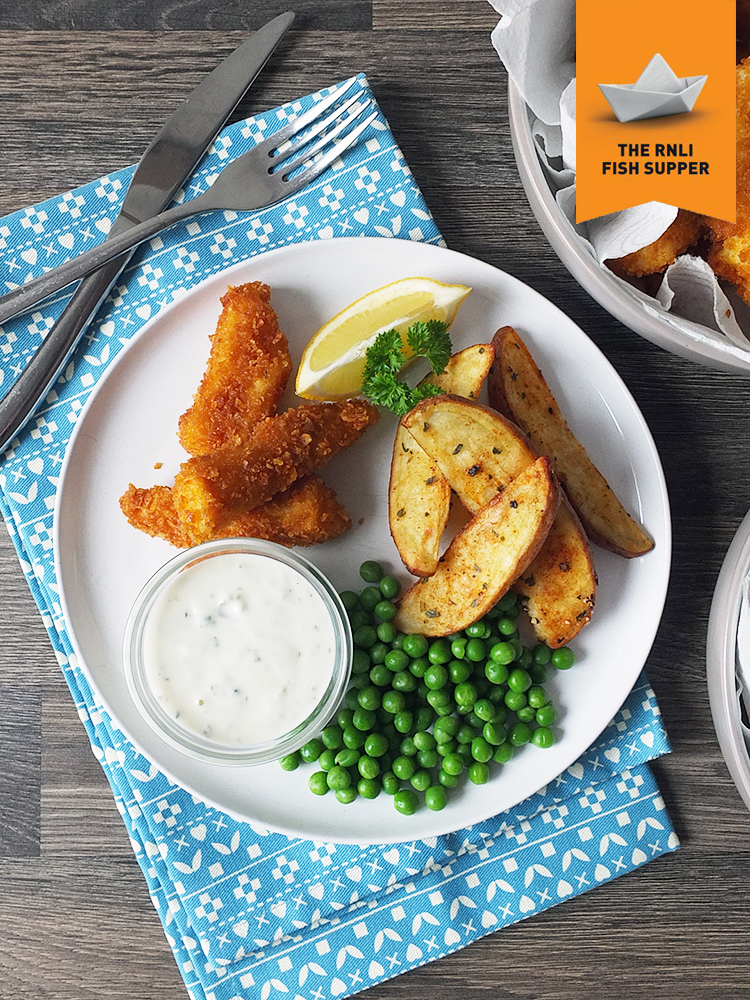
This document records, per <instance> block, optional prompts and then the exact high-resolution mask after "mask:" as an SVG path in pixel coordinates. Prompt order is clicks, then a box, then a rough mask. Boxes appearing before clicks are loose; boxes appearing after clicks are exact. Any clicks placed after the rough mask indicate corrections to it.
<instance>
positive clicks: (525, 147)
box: [508, 81, 750, 374]
mask: <svg viewBox="0 0 750 1000" xmlns="http://www.w3.org/2000/svg"><path fill="white" fill-rule="evenodd" d="M508 107H509V114H510V132H511V138H512V141H513V151H514V153H515V156H516V162H517V164H518V171H519V174H520V176H521V181H522V183H523V186H524V190H525V191H526V197H527V198H528V199H529V204H530V205H531V209H532V211H533V212H534V215H535V216H536V218H537V221H538V222H539V225H540V226H541V227H542V230H543V231H544V235H545V236H546V237H547V239H548V240H549V242H550V245H551V246H552V249H553V250H554V251H555V253H556V254H557V255H558V257H559V258H560V260H561V261H562V262H563V264H565V266H566V267H567V269H568V270H569V271H570V273H571V274H572V275H573V277H574V278H575V279H576V281H577V282H578V283H579V284H580V285H581V287H582V288H584V289H585V290H586V291H587V292H588V293H589V295H590V296H591V297H592V298H593V299H595V300H596V301H597V302H598V303H599V305H601V306H603V308H604V309H606V310H607V312H609V313H611V315H612V316H614V317H615V319H618V320H620V322H621V323H624V324H625V326H627V327H629V328H630V329H631V330H633V331H634V332H635V333H638V334H640V336H642V337H645V339H646V340H649V341H651V343H652V344H656V345H657V346H658V347H662V348H664V350H667V351H671V352H672V353H673V354H678V355H680V357H683V358H688V359H689V360H690V361H695V362H697V363H698V364H700V365H706V366H708V367H709V368H717V369H720V370H722V371H733V372H742V373H744V374H750V343H749V344H748V350H743V349H742V348H741V347H738V346H736V345H734V344H732V343H730V342H729V341H728V340H727V341H724V340H722V339H720V335H718V334H713V333H712V331H710V330H707V329H706V328H705V327H703V326H700V325H699V324H698V323H687V324H686V325H687V327H688V329H687V330H685V331H681V330H677V329H675V327H674V326H672V325H671V324H670V323H668V322H667V321H666V320H664V319H662V318H661V317H659V316H658V315H656V314H654V313H651V312H647V311H646V310H645V309H644V308H643V307H642V305H641V304H640V303H639V301H638V299H637V297H636V295H635V294H633V293H630V292H629V291H628V289H627V288H626V287H625V286H624V283H623V282H622V281H621V280H620V279H618V278H617V277H616V276H615V275H614V274H612V273H611V272H609V271H608V270H607V269H606V268H603V267H601V266H600V265H599V264H597V262H596V261H595V260H594V258H593V257H592V256H591V254H590V253H589V252H588V250H587V249H586V247H585V246H584V244H583V242H582V241H581V239H580V238H579V236H578V234H577V233H576V231H575V229H574V228H573V226H572V224H571V223H570V221H569V220H568V219H567V218H566V216H565V215H564V213H563V212H562V211H561V210H560V208H559V206H558V204H557V202H556V201H555V197H554V194H553V192H552V190H551V188H550V186H549V182H548V181H547V177H546V175H545V173H544V170H543V168H542V165H541V163H540V161H539V155H538V153H537V148H536V144H535V142H534V138H533V136H532V132H531V119H530V114H529V109H528V107H527V105H526V103H525V102H524V100H523V98H522V97H521V95H520V94H519V92H518V90H517V88H516V87H515V86H514V84H513V83H512V82H511V81H508ZM654 308H655V309H656V308H658V305H657V303H654Z"/></svg>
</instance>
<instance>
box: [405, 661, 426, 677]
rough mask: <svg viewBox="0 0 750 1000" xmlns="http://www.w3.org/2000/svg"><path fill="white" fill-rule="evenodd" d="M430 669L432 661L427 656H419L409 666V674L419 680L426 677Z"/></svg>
mask: <svg viewBox="0 0 750 1000" xmlns="http://www.w3.org/2000/svg"><path fill="white" fill-rule="evenodd" d="M429 669H430V661H429V660H428V659H427V657H426V656H418V657H417V658H416V659H415V660H412V661H411V663H410V664H409V672H410V673H411V674H412V675H413V676H414V677H418V678H422V677H424V675H425V674H426V673H427V671H428V670H429Z"/></svg>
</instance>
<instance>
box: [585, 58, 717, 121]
mask: <svg viewBox="0 0 750 1000" xmlns="http://www.w3.org/2000/svg"><path fill="white" fill-rule="evenodd" d="M707 79H708V77H707V76H685V77H679V76H676V75H675V73H674V71H673V69H672V67H671V66H670V65H669V63H668V62H667V60H666V59H665V58H664V57H663V56H661V55H659V54H658V53H657V54H656V55H655V56H654V57H653V59H652V60H651V62H650V63H649V64H648V66H647V67H646V68H645V69H644V71H643V72H642V73H641V75H640V76H639V77H638V79H637V80H636V82H635V83H600V84H599V88H600V90H601V92H602V93H603V94H604V96H605V98H606V99H607V101H608V103H609V106H610V107H611V108H612V110H613V111H614V113H615V115H616V116H617V119H618V121H621V122H635V121H641V120H642V119H644V118H665V117H667V116H669V115H684V114H688V112H690V111H692V110H693V107H694V106H695V102H696V101H697V100H698V95H699V94H700V92H701V90H703V85H704V84H705V82H706V80H707Z"/></svg>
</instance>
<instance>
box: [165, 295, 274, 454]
mask: <svg viewBox="0 0 750 1000" xmlns="http://www.w3.org/2000/svg"><path fill="white" fill-rule="evenodd" d="M270 298H271V290H270V288H269V287H268V285H264V284H262V283H261V282H260V281H253V282H249V283H248V284H246V285H238V286H236V287H231V286H230V287H229V288H228V290H227V292H226V295H224V296H223V297H222V299H221V305H222V311H221V315H220V316H219V321H218V323H217V326H216V331H215V332H214V333H213V334H212V335H211V352H210V354H209V358H208V365H207V367H206V371H205V374H204V376H203V380H202V381H201V384H200V386H199V387H198V391H197V392H196V394H195V396H194V398H193V405H192V406H191V407H190V409H189V410H187V411H186V412H185V413H183V414H182V416H181V417H180V419H179V423H178V437H179V439H180V444H181V445H182V447H183V448H184V449H185V451H186V452H187V453H188V454H189V455H208V454H209V453H210V452H212V451H216V449H217V448H222V447H223V446H224V445H227V444H239V443H240V441H241V440H242V439H243V438H244V437H245V436H246V435H247V434H248V433H249V432H250V431H251V430H252V428H253V427H254V426H255V424H257V423H258V421H259V420H262V419H263V418H264V417H269V416H271V414H272V413H275V412H276V407H277V406H278V404H279V400H280V399H281V397H282V394H283V392H284V389H285V387H286V384H287V381H288V379H289V376H290V374H291V371H292V361H291V358H290V356H289V346H288V344H287V340H286V337H285V336H284V334H283V333H282V332H281V330H280V329H279V324H278V321H277V318H276V313H275V312H274V311H273V309H272V308H271V303H270Z"/></svg>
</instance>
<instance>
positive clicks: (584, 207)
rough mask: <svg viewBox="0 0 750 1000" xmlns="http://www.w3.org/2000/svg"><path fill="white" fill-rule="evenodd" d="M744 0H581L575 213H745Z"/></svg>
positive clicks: (581, 216)
mask: <svg viewBox="0 0 750 1000" xmlns="http://www.w3.org/2000/svg"><path fill="white" fill-rule="evenodd" d="M735 34H736V6H735V0H711V3H706V2H705V0H577V3H576V77H577V82H576V203H577V207H576V218H577V221H578V222H585V221H586V220H587V219H593V218H596V217H597V216H600V215H608V214H609V213H610V212H616V211H619V210H620V209H624V208H630V207H632V206H634V205H641V204H645V203H646V202H650V201H660V202H663V203H664V204H667V205H674V206H676V207H677V208H685V209H689V210H691V211H693V212H698V213H700V214H703V215H710V216H713V217H715V218H718V219H725V220H727V221H729V222H734V221H735V215H736V188H735V184H736V180H735V178H736V166H735V161H736V156H735V145H736V138H735V128H736V126H735V116H736V110H735V107H736V96H735V45H736V43H735Z"/></svg>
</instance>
